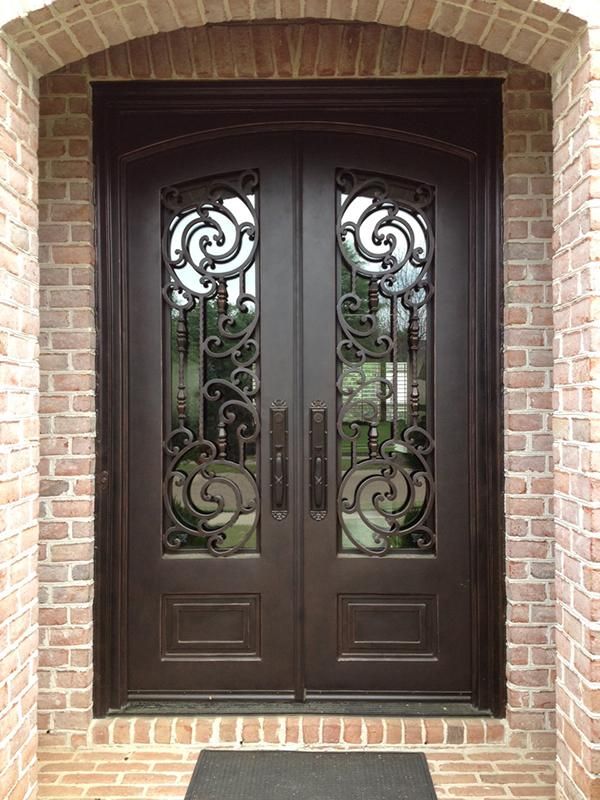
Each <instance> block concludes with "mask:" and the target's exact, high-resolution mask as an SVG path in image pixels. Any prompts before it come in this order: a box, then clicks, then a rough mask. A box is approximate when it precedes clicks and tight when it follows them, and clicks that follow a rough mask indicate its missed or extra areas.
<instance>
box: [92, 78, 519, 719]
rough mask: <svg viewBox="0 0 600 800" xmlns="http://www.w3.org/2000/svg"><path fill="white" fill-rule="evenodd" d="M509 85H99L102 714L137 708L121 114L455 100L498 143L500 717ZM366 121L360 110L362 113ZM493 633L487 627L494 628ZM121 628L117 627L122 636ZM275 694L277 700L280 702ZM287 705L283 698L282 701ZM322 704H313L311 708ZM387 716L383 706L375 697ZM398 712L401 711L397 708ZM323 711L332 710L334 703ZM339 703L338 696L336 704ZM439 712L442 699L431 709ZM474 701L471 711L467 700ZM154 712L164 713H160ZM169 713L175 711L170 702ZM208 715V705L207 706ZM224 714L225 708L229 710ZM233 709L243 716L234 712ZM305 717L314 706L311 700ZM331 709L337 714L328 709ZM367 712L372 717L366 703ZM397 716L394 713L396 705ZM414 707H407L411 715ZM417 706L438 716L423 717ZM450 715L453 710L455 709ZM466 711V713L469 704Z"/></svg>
mask: <svg viewBox="0 0 600 800" xmlns="http://www.w3.org/2000/svg"><path fill="white" fill-rule="evenodd" d="M501 83H502V82H501V81H499V80H497V79H466V80H465V79H432V80H385V81H382V80H360V81H356V80H344V79H341V80H339V79H338V80H331V81H322V80H319V81H314V80H313V81H242V80H239V81H219V82H214V81H213V82H204V83H200V82H192V81H189V82H169V81H165V82H162V81H161V82H159V81H150V82H142V81H131V82H127V83H123V82H117V83H109V82H106V83H99V84H95V85H94V91H93V96H94V103H93V129H94V137H93V138H94V202H95V206H96V230H97V239H96V243H97V265H98V269H97V273H96V282H97V284H96V298H97V299H96V304H97V306H96V312H97V313H96V318H97V323H98V332H97V359H96V369H97V380H96V390H97V398H98V432H97V460H96V463H97V472H96V518H95V546H94V549H95V589H96V591H95V598H94V640H93V647H94V654H93V656H94V715H95V716H104V715H106V714H108V713H111V712H112V711H114V710H116V709H122V708H123V707H124V706H125V703H126V692H125V688H124V687H125V681H126V663H125V661H126V658H125V654H126V626H125V619H126V615H125V596H126V594H125V593H126V581H127V574H126V564H127V559H126V556H127V552H126V537H125V535H124V531H125V530H126V509H125V508H124V503H123V498H124V496H125V494H126V493H125V490H124V488H125V483H124V482H125V480H126V477H127V476H126V471H125V470H124V469H123V468H122V464H121V463H120V453H121V446H122V442H123V440H124V436H125V435H126V428H125V426H126V420H125V418H124V415H123V402H122V400H123V384H124V381H125V380H126V376H125V374H124V371H123V368H124V364H125V363H126V342H124V341H123V337H122V333H119V332H122V331H123V330H125V328H124V313H125V310H124V308H123V303H122V297H123V294H122V290H123V287H122V279H121V275H120V264H121V256H120V253H121V248H122V244H123V243H122V242H121V241H117V240H115V234H116V232H117V231H116V229H115V228H116V226H115V219H116V217H115V209H116V206H117V201H118V197H119V192H118V188H119V183H118V182H119V172H118V164H119V157H120V155H121V154H120V153H119V152H118V144H117V142H118V137H117V136H115V130H114V124H113V123H114V119H113V115H115V114H118V113H119V112H122V111H124V110H129V111H130V110H132V109H136V108H146V109H147V108H148V106H149V104H153V103H154V104H158V105H159V106H160V107H161V108H166V109H169V108H175V107H176V106H177V107H179V108H185V109H186V110H188V111H189V110H193V109H194V108H198V109H199V108H202V109H204V110H205V109H206V107H207V104H209V105H210V107H212V108H214V109H215V110H219V109H221V110H222V109H224V108H227V107H234V108H235V107H237V108H239V107H240V105H241V104H242V103H245V104H246V105H248V104H250V106H251V107H252V108H258V107H259V108H262V109H273V108H276V109H281V108H286V109H288V110H292V109H293V114H292V116H294V117H295V115H296V114H297V113H298V110H299V109H302V108H303V109H306V108H312V109H318V108H319V107H326V108H328V109H331V108H338V107H339V108H347V109H354V110H357V109H360V110H361V111H362V113H363V114H364V113H365V109H368V108H369V107H378V108H381V107H382V104H385V107H386V108H402V109H403V110H404V111H406V112H409V110H410V109H411V108H413V109H415V110H417V109H420V108H421V107H423V105H425V106H426V107H428V108H435V109H440V110H443V109H444V108H447V109H450V108H451V107H455V106H456V103H457V102H458V101H459V100H460V102H462V103H463V104H466V105H467V106H469V105H470V106H471V107H472V108H473V109H474V110H475V111H476V113H478V114H479V115H485V118H486V120H487V127H488V134H489V135H488V147H487V152H486V164H485V174H486V179H487V181H488V182H489V184H488V187H487V190H488V191H487V194H486V202H487V197H489V200H490V202H489V203H488V208H487V214H488V219H489V230H490V231H491V233H490V235H489V237H488V238H487V242H486V244H487V252H486V253H485V255H484V260H485V261H486V263H487V269H485V270H484V273H485V274H484V285H483V286H482V293H483V296H482V300H481V302H482V309H483V312H482V313H483V320H482V322H483V325H484V328H485V333H484V335H483V337H482V340H483V341H484V342H485V352H484V354H483V360H484V363H485V368H486V379H485V380H481V381H479V383H480V384H483V385H480V386H479V388H478V393H477V403H478V409H477V413H478V415H480V416H478V420H479V419H481V421H482V424H481V425H480V426H479V429H480V431H479V433H478V442H477V449H478V452H479V453H480V457H481V459H482V462H483V463H482V469H483V472H484V474H485V478H484V481H483V486H484V487H486V488H487V492H486V503H485V504H482V506H481V507H479V508H478V509H477V514H478V519H481V520H483V524H484V527H485V529H486V532H487V535H486V536H484V537H481V539H482V540H483V547H482V546H481V545H482V541H478V542H477V543H476V544H477V547H475V543H473V544H472V559H473V564H474V570H475V574H476V575H477V582H478V583H480V582H481V583H482V584H483V586H484V588H485V592H484V593H483V595H482V596H483V598H484V602H483V604H482V605H481V606H480V607H479V608H478V613H480V614H481V617H482V620H485V623H486V624H485V625H484V624H482V623H481V622H480V625H479V632H476V634H477V633H479V634H481V633H482V632H484V633H485V635H486V640H485V641H483V642H480V644H479V647H478V648H477V649H478V652H476V653H474V659H476V660H478V661H479V665H478V669H477V670H475V672H474V674H475V675H476V676H477V680H478V682H479V683H478V686H476V687H474V695H475V696H477V697H480V698H482V697H485V698H486V699H485V706H486V709H489V711H486V710H484V711H483V712H481V711H475V710H474V711H473V713H477V714H488V713H493V714H494V715H496V716H500V715H502V714H503V712H504V706H505V694H506V688H505V681H504V672H505V669H504V668H505V649H506V645H505V593H504V518H503V512H502V497H503V491H504V486H503V478H502V475H503V469H502V451H501V442H502V437H501V434H502V404H501V398H502V392H501V387H502V361H501V357H500V347H499V344H500V340H501V336H500V324H501V320H502V313H501V311H502V270H501V264H502V256H501V253H502V236H501V208H502V157H501V155H502V153H501V148H502V140H501V131H502V113H501ZM356 113H357V117H358V116H359V113H360V112H359V111H358V110H357V111H356ZM486 628H487V633H486V631H485V629H486ZM115 631H117V634H116V635H115V633H114V632H115ZM273 700H275V698H273ZM275 702H276V701H275ZM311 705H312V704H311ZM367 706H371V707H372V708H373V710H372V712H370V713H374V714H377V715H378V716H381V715H382V714H383V713H385V712H382V710H381V704H380V703H377V702H376V701H375V700H374V702H373V703H372V704H369V703H368V704H367ZM387 707H388V708H389V709H390V712H391V711H392V708H391V706H387ZM322 708H323V711H324V712H325V708H326V705H325V703H323V706H322ZM327 708H329V709H330V708H331V703H327ZM427 708H431V706H429V705H428V706H427ZM463 708H464V706H463ZM150 713H157V712H156V711H154V712H150ZM163 713H172V711H171V710H170V707H169V705H168V704H166V705H165V708H164V709H163ZM204 713H206V709H204ZM219 713H226V712H224V711H222V710H219ZM230 713H235V712H234V711H233V710H232V711H231V712H230ZM261 713H263V714H264V713H277V711H276V708H275V705H273V706H271V705H270V702H268V701H265V705H264V706H263V707H262V712H261ZM294 713H315V710H314V708H312V709H311V711H310V712H309V711H308V709H305V707H304V706H302V707H300V708H298V709H297V710H295V712H294ZM329 713H333V712H332V711H331V710H329ZM340 713H352V711H351V710H350V709H349V707H348V703H345V702H343V701H340ZM363 713H369V712H365V710H364V709H363ZM392 713H393V712H392ZM404 713H406V712H404ZM417 713H431V712H430V711H427V712H422V711H421V712H418V711H417ZM444 713H445V714H447V713H448V711H447V710H446V711H445V712H444ZM462 713H465V712H464V710H463V711H462Z"/></svg>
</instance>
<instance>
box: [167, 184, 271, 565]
mask: <svg viewBox="0 0 600 800" xmlns="http://www.w3.org/2000/svg"><path fill="white" fill-rule="evenodd" d="M162 199H163V209H164V232H163V264H164V269H165V283H164V287H163V297H164V300H165V303H166V306H167V310H168V316H169V322H170V324H169V326H168V333H169V346H168V356H169V359H170V372H171V381H170V383H171V385H170V420H169V425H170V433H169V435H168V437H167V438H166V441H165V445H164V448H165V453H166V471H165V481H164V498H165V509H166V525H165V532H164V535H163V543H164V548H165V550H166V551H171V552H172V551H182V550H183V551H189V550H204V551H207V552H209V553H211V554H212V555H217V556H218V555H230V554H232V553H235V552H238V551H240V550H245V551H248V550H250V551H253V550H256V549H257V539H258V514H259V493H258V483H257V480H258V468H257V459H258V452H257V450H258V436H259V430H260V422H259V413H258V405H257V404H258V391H259V341H258V292H257V283H258V210H257V205H258V173H257V172H256V171H248V172H245V173H243V174H241V175H235V176H226V177H224V178H213V179H211V180H210V181H206V182H203V183H201V184H198V183H196V184H194V185H191V186H185V187H178V188H171V187H170V188H168V189H166V190H164V191H163V198H162Z"/></svg>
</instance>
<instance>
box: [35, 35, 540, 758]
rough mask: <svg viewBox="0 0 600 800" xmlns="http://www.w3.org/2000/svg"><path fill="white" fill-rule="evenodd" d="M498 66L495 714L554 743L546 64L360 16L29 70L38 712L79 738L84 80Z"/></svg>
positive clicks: (83, 603)
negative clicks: (502, 641)
mask: <svg viewBox="0 0 600 800" xmlns="http://www.w3.org/2000/svg"><path fill="white" fill-rule="evenodd" d="M457 75H462V76H474V75H482V76H508V77H507V83H506V90H505V107H506V111H505V128H506V136H505V175H506V217H507V218H506V269H505V279H506V280H505V286H506V292H505V300H506V310H505V325H506V328H505V346H506V347H505V349H506V356H505V358H506V373H505V384H506V419H505V422H506V462H505V463H506V470H507V472H506V476H507V497H506V509H507V575H508V584H507V591H508V620H509V625H508V653H509V671H508V686H509V714H508V721H509V727H504V726H501V727H502V730H503V731H504V733H503V736H506V737H508V738H510V737H511V736H513V742H514V743H515V744H517V743H518V742H521V743H522V744H526V745H530V746H531V747H533V748H536V747H540V746H552V743H553V738H552V734H551V733H550V731H551V730H552V727H553V712H552V710H553V706H554V697H553V683H554V671H553V664H554V646H553V641H552V622H553V613H554V612H553V552H552V534H553V530H552V520H551V516H550V514H551V510H550V503H551V496H552V464H551V430H550V410H551V385H552V381H551V364H552V351H551V343H552V313H551V302H552V300H551V283H550V281H551V275H550V269H551V267H550V256H551V254H550V237H551V222H550V219H551V205H552V200H551V197H552V178H551V151H552V141H551V130H552V115H551V97H550V93H549V79H548V78H547V77H546V76H544V75H543V74H541V73H539V72H536V71H535V70H532V69H530V68H525V67H520V66H518V65H516V64H514V63H512V62H509V61H507V60H506V59H504V58H503V57H500V56H496V55H493V54H489V53H486V52H485V51H483V50H481V49H479V48H478V47H475V46H467V45H463V44H461V43H459V42H456V41H454V40H450V39H444V38H443V37H441V36H439V35H437V34H435V33H427V32H419V31H414V30H408V29H398V28H385V27H382V26H375V25H367V26H360V27H359V26H354V25H332V24H329V25H317V24H303V25H289V26H281V25H279V26H274V25H268V24H262V25H258V26H252V27H251V26H243V25H241V26H209V27H203V28H198V29H194V30H183V31H178V32H176V33H172V34H168V35H158V36H154V37H149V38H145V39H138V40H135V41H133V42H129V43H127V44H123V45H119V46H117V47H113V48H111V49H110V50H108V51H106V52H103V53H99V54H96V55H93V56H90V57H89V58H88V59H86V60H85V61H81V62H78V63H76V64H73V65H71V66H69V67H66V68H64V69H62V70H60V71H59V72H56V73H54V74H52V75H50V76H48V77H47V78H45V79H44V80H43V82H42V96H41V108H42V121H41V143H40V158H41V161H40V169H41V184H40V193H41V209H40V214H41V225H40V235H41V245H42V247H41V261H42V285H43V290H42V298H41V308H42V328H43V330H42V372H43V397H42V425H43V428H42V431H43V433H42V454H43V458H42V475H43V492H42V493H43V495H44V499H43V504H42V529H41V539H42V545H41V557H42V562H41V566H40V576H41V578H42V583H43V588H42V610H41V614H42V617H41V621H42V649H41V656H40V660H41V671H40V682H41V695H40V725H41V728H42V730H44V731H52V732H53V737H52V738H53V741H55V742H64V741H67V740H69V741H75V742H80V743H82V742H83V741H85V737H83V736H80V735H79V734H74V737H75V738H71V735H70V732H75V731H77V730H83V729H85V728H86V727H87V725H88V723H89V722H90V720H91V683H92V670H91V646H92V620H91V602H92V547H93V504H92V496H93V485H92V480H93V478H92V476H93V453H94V405H93V402H94V392H93V387H94V380H95V376H94V372H93V368H94V364H93V347H94V333H95V329H94V319H93V313H92V309H93V281H94V269H93V251H92V244H93V232H92V226H91V218H92V209H91V205H90V194H91V151H90V147H91V142H90V126H91V116H90V105H89V81H90V80H91V79H92V80H103V79H124V80H126V79H130V78H183V79H186V78H188V79H190V78H201V79H206V78H233V77H281V78H284V77H286V78H289V77H307V76H322V77H330V76H343V77H360V76H382V77H397V76H413V77H414V76H419V77H435V76H457Z"/></svg>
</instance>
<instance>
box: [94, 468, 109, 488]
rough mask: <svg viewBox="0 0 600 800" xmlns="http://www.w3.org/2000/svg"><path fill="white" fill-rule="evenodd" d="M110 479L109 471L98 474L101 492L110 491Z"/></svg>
mask: <svg viewBox="0 0 600 800" xmlns="http://www.w3.org/2000/svg"><path fill="white" fill-rule="evenodd" d="M108 477H109V476H108V471H107V470H105V469H104V470H102V472H99V473H98V478H97V480H98V489H99V490H100V491H101V492H105V491H106V490H107V489H108Z"/></svg>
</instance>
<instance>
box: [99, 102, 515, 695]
mask: <svg viewBox="0 0 600 800" xmlns="http://www.w3.org/2000/svg"><path fill="white" fill-rule="evenodd" d="M257 102H258V101H257ZM150 105H151V104H150ZM146 110H147V106H144V113H146ZM232 113H233V112H232ZM278 113H282V114H283V112H279V111H277V112H275V111H272V110H270V111H268V112H265V116H266V117H269V116H270V117H271V119H257V120H253V121H249V123H248V125H247V126H246V128H245V129H244V130H235V129H233V128H232V126H231V124H230V122H229V121H228V118H227V117H224V118H223V121H224V125H223V128H222V129H220V130H215V131H213V132H206V133H204V134H201V135H198V134H197V133H193V131H192V132H191V134H190V135H189V136H187V137H186V136H183V134H186V132H187V128H186V126H188V127H190V126H191V125H193V121H191V120H190V117H189V115H184V114H183V113H182V115H181V117H177V116H176V115H175V116H174V117H173V118H172V119H171V125H172V126H173V130H172V131H170V133H171V135H173V133H175V134H177V135H179V136H180V138H179V139H172V140H171V141H168V138H169V137H168V136H167V135H166V133H167V130H166V123H165V129H164V132H162V133H161V124H163V123H162V122H161V119H162V118H161V117H160V115H158V116H157V121H156V122H155V123H151V121H150V118H149V117H144V116H141V117H140V118H139V120H138V122H136V126H137V127H135V126H134V128H133V130H134V133H133V134H132V133H130V132H125V133H124V136H125V140H127V136H130V138H131V144H129V145H127V146H128V147H129V151H128V152H125V155H124V157H123V158H122V159H121V160H120V161H119V159H118V158H115V162H114V163H115V164H118V167H115V170H117V171H116V172H115V174H117V173H118V176H119V179H118V182H117V183H118V189H116V190H114V195H115V196H116V197H118V202H117V203H114V198H113V200H112V201H111V202H112V206H111V208H112V211H111V213H112V215H113V216H112V219H113V220H114V222H113V225H114V227H115V229H117V230H118V231H120V235H119V245H118V257H117V256H116V255H113V263H114V264H118V265H119V266H118V270H116V271H118V273H119V274H118V285H119V289H118V291H115V289H114V288H112V289H111V290H110V291H109V294H110V297H111V299H112V302H115V301H114V299H113V298H116V297H120V298H121V299H120V301H118V302H120V304H121V305H119V306H118V307H119V309H120V310H119V315H120V316H119V321H120V325H121V330H122V332H123V335H122V337H121V338H122V341H121V340H119V341H118V343H117V344H116V345H115V347H116V350H115V352H117V351H118V352H119V353H122V354H123V355H122V358H123V363H122V368H121V373H120V374H121V376H122V378H121V383H120V384H119V386H121V389H120V392H119V396H118V402H119V403H121V404H122V405H120V406H119V408H121V409H122V410H121V412H120V414H118V415H117V416H118V418H119V419H122V420H123V422H122V430H121V434H120V438H119V440H118V441H119V442H120V443H121V449H120V451H119V454H118V456H119V458H120V459H121V463H122V481H121V482H120V484H119V487H118V491H119V493H120V494H119V497H121V500H118V498H117V499H116V500H114V504H115V505H114V507H115V508H120V509H121V512H120V516H119V523H118V524H119V526H120V530H121V531H122V538H121V539H120V545H119V546H120V551H119V555H118V557H116V558H115V561H114V562H113V563H116V564H117V565H119V568H121V567H122V566H123V565H125V566H126V569H125V570H124V571H122V572H120V573H119V574H120V575H121V578H120V581H121V583H120V585H119V587H118V589H117V595H118V597H120V598H122V600H120V601H119V602H123V607H124V608H125V614H124V616H123V620H124V624H123V627H122V628H121V632H120V637H119V641H120V644H119V648H121V649H120V651H119V652H121V653H125V654H126V658H125V657H122V658H121V660H120V661H119V665H120V669H121V670H122V674H119V675H118V682H119V685H120V687H121V689H120V692H121V693H120V695H119V698H120V699H119V701H118V704H120V705H123V704H124V703H126V702H129V703H133V704H134V705H135V703H140V702H142V703H143V702H151V701H157V700H178V701H181V700H185V699H187V700H190V701H191V700H193V701H197V702H208V701H215V700H218V701H225V700H231V699H232V698H233V699H235V698H237V701H238V702H239V701H241V700H253V699H254V700H262V701H264V702H266V701H267V700H269V701H272V700H279V701H287V702H293V701H297V702H302V701H303V702H306V701H313V702H317V701H321V702H324V701H327V702H330V701H335V700H344V701H351V700H354V699H360V700H365V699H371V700H374V701H378V702H379V701H388V700H402V701H407V700H411V699H412V700H428V701H435V700H437V701H439V702H444V703H447V702H458V703H461V702H462V703H468V704H472V706H473V707H480V708H489V707H490V706H491V705H492V694H491V691H490V685H491V683H492V681H493V680H494V679H495V678H494V674H495V673H494V668H495V665H493V664H492V660H491V655H490V654H493V653H494V648H495V644H494V642H492V637H493V636H495V632H494V629H493V627H491V626H490V620H496V621H497V619H498V616H499V612H498V609H497V607H496V608H494V602H495V598H497V597H498V595H494V593H493V591H492V587H493V586H495V585H496V584H495V583H494V581H496V580H497V579H498V576H493V579H490V582H488V583H486V582H485V581H484V580H482V577H485V576H486V575H490V574H492V573H491V572H490V570H491V565H492V559H491V555H490V554H492V555H493V554H494V553H495V552H496V551H495V549H494V548H493V547H492V546H491V544H490V542H491V538H490V537H491V533H490V528H489V524H490V520H491V519H493V514H492V511H493V508H494V502H495V500H494V497H493V490H494V482H493V478H494V469H495V466H494V463H495V462H494V448H495V438H494V437H495V435H496V434H495V430H496V429H495V425H496V422H495V420H494V418H493V417H492V416H491V415H490V408H491V402H492V400H493V398H494V387H495V383H494V381H495V376H494V374H493V366H494V364H495V363H496V362H495V360H494V359H495V358H496V350H495V338H494V336H493V333H494V330H495V329H494V325H495V324H496V317H495V316H494V311H493V310H494V308H495V303H496V296H495V293H494V292H495V284H494V282H493V281H492V280H491V279H490V265H491V264H493V258H494V243H495V232H493V230H492V229H491V228H490V226H492V227H493V224H494V216H493V213H492V209H493V208H494V206H493V201H494V187H495V186H496V184H495V179H496V178H495V173H494V171H493V164H494V161H493V158H492V157H491V154H490V153H491V151H490V150H489V149H488V148H489V147H490V139H489V138H486V136H487V134H485V131H484V132H483V133H482V132H480V133H476V134H473V133H472V131H471V129H469V130H467V128H466V127H465V125H464V122H461V123H460V125H458V123H457V124H456V125H455V127H454V128H452V124H453V123H451V119H452V118H451V117H449V119H450V122H449V123H448V124H449V130H453V131H454V132H453V133H452V137H453V138H454V141H453V142H452V143H443V142H442V141H441V140H438V139H432V138H429V137H428V136H425V135H423V133H422V132H419V131H413V132H410V131H408V132H407V131H402V130H400V129H401V124H400V123H401V119H402V117H401V115H400V114H399V115H398V116H396V117H390V124H389V125H388V126H386V127H385V129H384V128H383V127H382V128H381V129H375V128H367V127H363V126H360V125H355V124H350V123H349V122H348V121H347V120H346V121H344V120H343V119H342V121H341V122H340V121H335V120H334V119H324V120H322V121H321V122H319V123H318V124H315V123H314V121H313V120H312V119H311V113H312V112H307V111H306V112H303V113H304V116H305V117H306V119H298V120H296V121H295V122H290V121H289V119H275V118H274V117H277V114H278ZM319 113H320V112H319ZM353 113H355V112H353ZM257 114H258V112H257ZM341 114H342V112H338V114H337V116H340V115H341ZM284 116H285V115H284ZM297 116H298V117H302V114H301V113H300V112H298V113H297ZM325 116H327V115H325ZM331 116H332V117H333V116H336V115H335V114H334V113H333V112H332V113H331ZM434 118H435V117H434V116H433V115H432V114H430V117H429V118H427V117H426V116H423V117H422V118H421V117H419V115H418V114H417V115H416V117H415V119H417V120H420V122H418V124H417V127H419V126H421V128H423V129H427V128H428V125H429V123H430V122H431V119H434ZM144 119H146V120H147V124H148V126H149V127H150V128H151V127H152V125H153V124H154V125H155V126H156V130H157V134H156V137H155V142H152V141H151V140H149V139H147V141H146V142H145V143H144V141H143V137H144V135H146V134H142V133H141V131H142V128H143V125H142V124H141V121H142V120H144ZM482 119H484V118H482ZM485 119H487V120H488V121H487V122H485V124H484V122H481V126H482V129H483V128H485V125H487V124H488V123H489V119H488V118H485ZM178 120H179V122H178ZM476 129H477V125H475V126H474V128H473V130H476ZM138 131H139V132H138ZM484 134H485V135H484ZM136 136H138V138H139V142H140V143H141V144H145V146H144V147H140V146H136V147H134V146H133V142H134V140H135V137H136ZM461 137H462V138H464V140H465V146H462V145H460V144H459V142H460V140H461ZM492 140H493V137H492ZM482 142H485V146H484V144H482ZM467 144H468V146H466V145H467ZM123 148H124V149H125V150H126V145H123ZM478 148H479V149H478ZM115 209H116V210H115ZM112 247H113V252H115V251H114V247H115V245H114V242H113V245H112ZM116 271H115V272H113V276H114V275H115V274H116ZM115 280H116V279H115ZM117 304H118V303H117ZM490 332H491V333H490ZM105 418H106V419H110V410H109V412H108V416H106V417H105ZM111 424H112V422H111ZM115 424H116V423H115ZM112 491H113V492H115V491H116V489H113V490H112ZM494 624H496V623H495V622H494ZM484 667H489V671H487V672H486V670H485V669H484Z"/></svg>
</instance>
